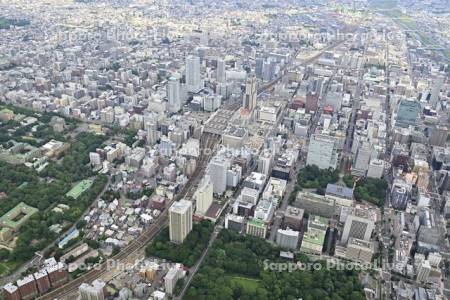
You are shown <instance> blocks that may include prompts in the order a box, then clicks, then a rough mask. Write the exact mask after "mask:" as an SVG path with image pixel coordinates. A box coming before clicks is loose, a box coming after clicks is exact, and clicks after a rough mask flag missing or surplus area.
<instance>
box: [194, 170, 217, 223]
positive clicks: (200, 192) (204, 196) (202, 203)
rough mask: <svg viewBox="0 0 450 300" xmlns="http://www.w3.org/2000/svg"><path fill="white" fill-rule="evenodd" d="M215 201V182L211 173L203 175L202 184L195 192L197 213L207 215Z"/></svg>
mask: <svg viewBox="0 0 450 300" xmlns="http://www.w3.org/2000/svg"><path fill="white" fill-rule="evenodd" d="M212 202H213V183H212V181H211V177H209V175H205V177H203V180H202V182H201V183H200V186H199V187H198V189H197V191H196V192H195V205H196V209H195V211H196V213H199V214H201V215H205V214H206V212H207V211H208V209H209V207H210V206H211V204H212Z"/></svg>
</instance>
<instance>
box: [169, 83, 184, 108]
mask: <svg viewBox="0 0 450 300" xmlns="http://www.w3.org/2000/svg"><path fill="white" fill-rule="evenodd" d="M167 98H168V100H169V111H171V112H178V111H180V109H181V96H180V81H179V79H178V78H176V77H173V76H172V77H170V78H169V81H168V82H167Z"/></svg>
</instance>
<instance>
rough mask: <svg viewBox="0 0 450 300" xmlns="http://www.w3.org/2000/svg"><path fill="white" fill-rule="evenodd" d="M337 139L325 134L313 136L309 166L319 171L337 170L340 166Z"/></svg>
mask: <svg viewBox="0 0 450 300" xmlns="http://www.w3.org/2000/svg"><path fill="white" fill-rule="evenodd" d="M337 144H338V143H337V141H336V138H334V137H332V136H328V135H324V134H313V135H311V139H310V141H309V146H308V155H307V157H306V164H307V165H309V166H310V165H316V166H318V167H319V169H328V168H331V169H333V170H334V169H336V167H337V165H338V157H339V155H338V145H337Z"/></svg>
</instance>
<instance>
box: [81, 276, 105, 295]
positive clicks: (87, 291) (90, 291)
mask: <svg viewBox="0 0 450 300" xmlns="http://www.w3.org/2000/svg"><path fill="white" fill-rule="evenodd" d="M104 290H105V283H104V282H103V281H101V280H94V281H93V282H92V285H90V284H87V283H82V284H81V285H80V287H79V288H78V291H79V292H80V297H81V300H103V299H105V292H104Z"/></svg>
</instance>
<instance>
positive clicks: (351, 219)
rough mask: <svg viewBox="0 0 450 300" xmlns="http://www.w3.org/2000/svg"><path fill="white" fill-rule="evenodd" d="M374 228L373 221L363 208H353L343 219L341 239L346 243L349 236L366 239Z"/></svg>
mask: <svg viewBox="0 0 450 300" xmlns="http://www.w3.org/2000/svg"><path fill="white" fill-rule="evenodd" d="M374 229H375V221H374V220H373V219H371V217H370V215H369V214H368V213H367V211H366V210H364V209H355V210H354V212H353V213H352V214H351V215H349V216H348V217H347V220H346V221H345V225H344V230H343V232H342V237H341V241H342V242H343V243H344V244H347V242H348V239H349V238H351V237H353V238H357V239H360V240H365V241H368V240H370V237H371V235H372V232H373V230H374Z"/></svg>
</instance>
